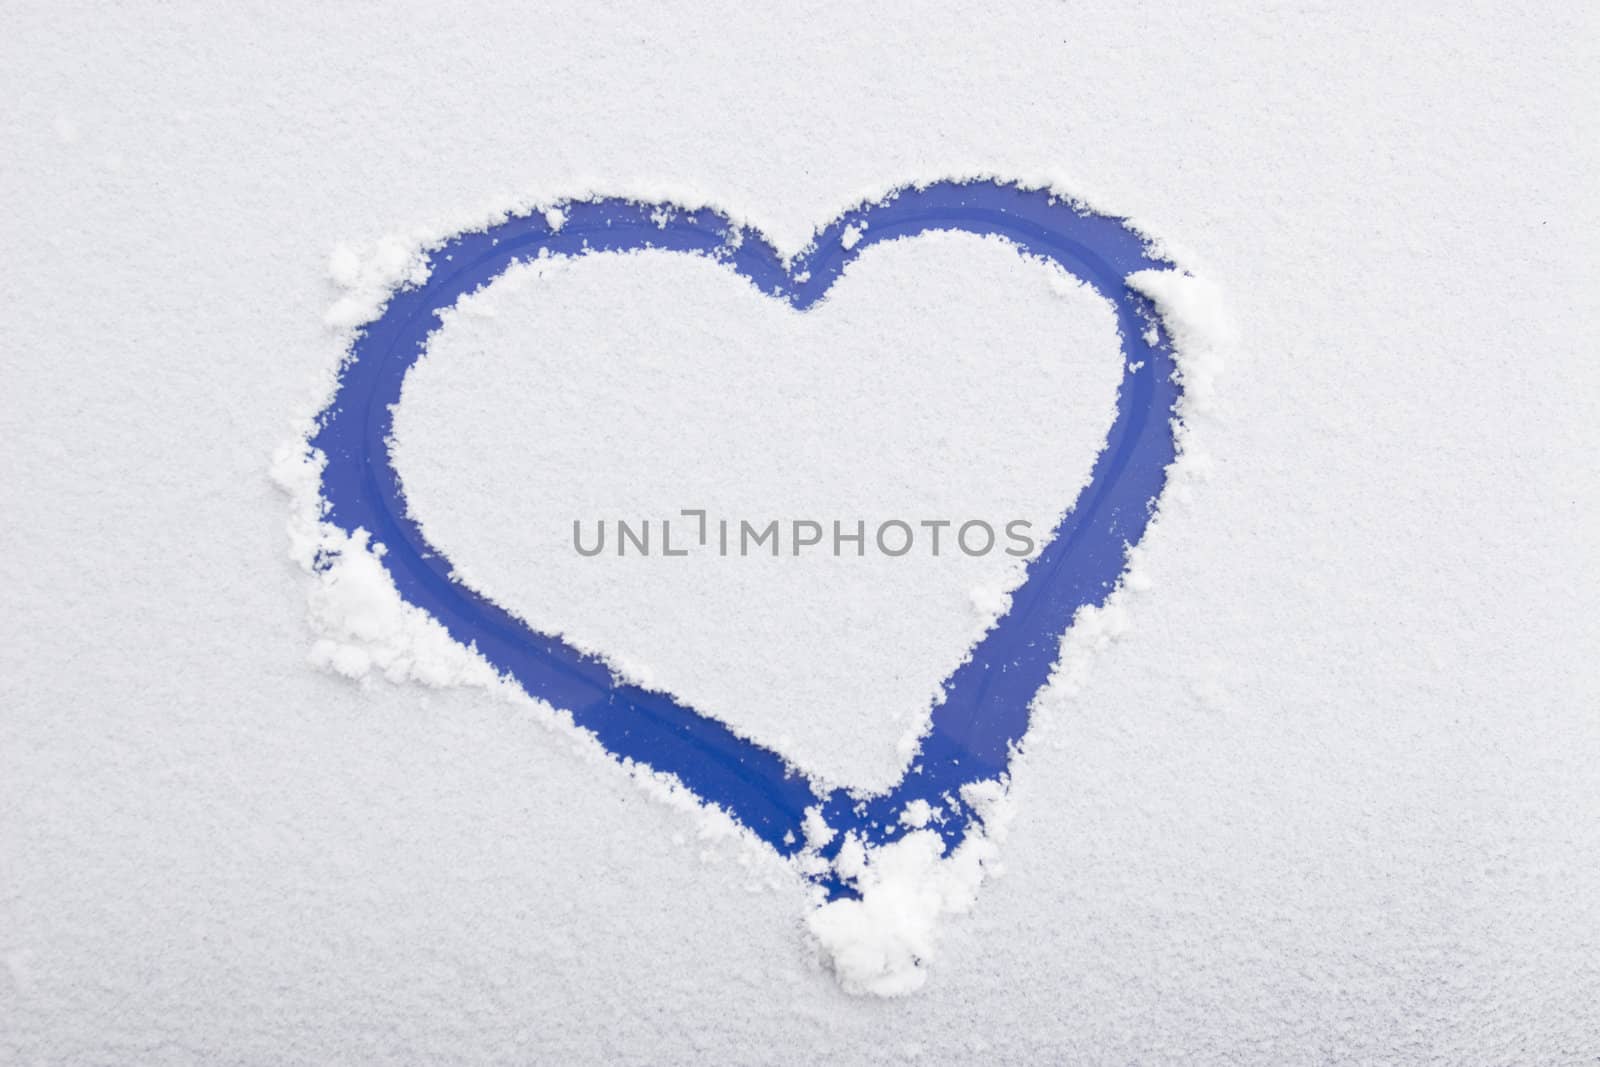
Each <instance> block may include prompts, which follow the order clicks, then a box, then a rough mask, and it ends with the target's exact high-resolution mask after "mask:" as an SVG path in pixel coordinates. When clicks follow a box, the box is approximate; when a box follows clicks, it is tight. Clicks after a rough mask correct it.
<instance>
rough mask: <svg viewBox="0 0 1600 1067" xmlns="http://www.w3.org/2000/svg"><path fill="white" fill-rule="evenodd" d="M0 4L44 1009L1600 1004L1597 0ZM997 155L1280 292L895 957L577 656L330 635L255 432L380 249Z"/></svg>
mask: <svg viewBox="0 0 1600 1067" xmlns="http://www.w3.org/2000/svg"><path fill="white" fill-rule="evenodd" d="M4 25H5V32H4V33H0V85H3V86H4V89H5V93H4V103H3V105H0V123H3V131H4V132H3V141H0V158H3V159H4V163H3V165H0V196H3V198H4V202H5V204H6V209H5V213H4V218H3V222H0V226H3V228H4V229H3V232H4V234H5V251H6V253H7V255H6V259H5V262H4V265H3V266H0V275H3V277H4V280H5V288H6V292H7V294H8V297H9V299H8V310H7V314H6V317H5V323H4V325H3V326H0V361H3V362H0V368H3V379H0V434H3V437H0V456H3V458H4V463H3V465H0V479H3V481H0V499H3V500H4V506H3V507H0V530H3V538H4V541H3V548H4V552H3V553H0V567H3V568H4V573H3V576H0V581H3V583H4V584H3V588H4V589H5V593H6V601H5V602H6V608H7V610H6V612H5V616H4V622H3V623H0V626H3V627H4V629H3V631H0V636H3V640H0V961H3V963H4V967H3V968H0V1059H3V1060H6V1061H16V1062H20V1063H34V1062H44V1063H54V1062H103V1063H166V1062H170V1063H189V1062H248V1063H285V1062H329V1061H342V1062H455V1061H461V1062H483V1061H502V1062H575V1061H576V1062H595V1061H617V1062H689V1061H696V1060H709V1061H728V1062H751V1063H761V1062H792V1061H797V1060H805V1059H824V1058H825V1059H829V1060H834V1061H842V1062H853V1061H901V1060H918V1059H920V1060H923V1061H926V1062H964V1061H980V1062H1015V1061H1028V1060H1033V1061H1040V1062H1063V1061H1065V1062H1073V1061H1091V1062H1113V1063H1121V1062H1163V1061H1179V1060H1182V1061H1186V1062H1216V1063H1237V1062H1259V1063H1273V1064H1277V1063H1297V1062H1326V1061H1329V1060H1334V1061H1340V1060H1353V1061H1361V1060H1379V1061H1387V1062H1405V1063H1411V1062H1450V1063H1460V1062H1481V1063H1529V1064H1535V1063H1537V1064H1544V1063H1592V1062H1594V1061H1595V1059H1596V1058H1597V1057H1600V1007H1597V1005H1600V665H1597V663H1596V661H1595V651H1596V650H1597V649H1600V622H1597V619H1600V613H1596V612H1595V611H1594V610H1593V603H1594V601H1595V597H1596V593H1597V592H1600V550H1597V548H1596V541H1597V540H1600V470H1597V463H1596V460H1595V456H1596V454H1597V449H1600V369H1597V367H1596V364H1595V362H1594V361H1595V356H1596V347H1597V341H1600V336H1597V333H1600V330H1597V327H1600V307H1597V300H1600V298H1597V295H1596V294H1597V292H1600V269H1597V264H1600V198H1597V194H1596V188H1595V179H1594V177H1593V174H1594V172H1595V168H1596V165H1597V163H1600V158H1597V157H1600V153H1597V151H1596V148H1595V146H1596V144H1597V143H1600V136H1597V135H1600V130H1597V129H1596V126H1597V125H1600V123H1597V122H1596V120H1595V118H1594V115H1595V114H1596V113H1597V111H1600V109H1597V107H1596V104H1597V102H1600V101H1597V99H1596V97H1597V95H1600V93H1597V90H1596V88H1595V87H1596V85H1600V63H1597V53H1600V46H1597V44H1596V40H1597V38H1600V25H1597V24H1596V17H1595V16H1594V15H1592V14H1588V13H1584V12H1583V11H1581V9H1574V11H1573V12H1572V13H1570V14H1559V15H1558V14H1555V13H1549V12H1547V13H1528V12H1523V11H1512V10H1498V9H1495V8H1490V7H1479V8H1472V9H1463V8H1461V7H1459V6H1457V5H1450V6H1445V5H1439V6H1437V7H1435V8H1433V9H1432V10H1426V9H1424V8H1422V7H1420V6H1409V7H1408V8H1407V11H1405V12H1396V11H1394V10H1392V5H1371V6H1368V7H1366V8H1364V9H1358V8H1354V7H1351V6H1348V5H1339V6H1336V7H1335V6H1329V7H1326V8H1320V9H1310V10H1273V9H1258V10H1256V11H1252V12H1238V11H1236V10H1234V9H1232V8H1231V7H1230V8H1229V10H1228V12H1227V13H1226V14H1224V13H1223V12H1222V11H1220V10H1212V11H1202V10H1198V9H1193V8H1191V9H1186V10H1185V11H1172V10H1168V9H1167V8H1166V7H1165V6H1163V7H1162V8H1161V9H1154V8H1152V9H1146V10H1142V11H1141V10H1136V9H1133V8H1130V7H1128V6H1126V5H1116V6H1097V7H1095V8H1092V9H1078V8H1075V7H1071V6H1061V5H1045V4H1015V5H998V4H996V5H982V6H964V5H935V6H923V7H919V8H917V9H915V10H910V9H907V10H904V11H901V10H900V9H894V10H890V11H876V12H875V11H871V10H869V9H867V8H858V7H854V6H852V7H849V8H845V7H828V6H808V7H794V8H792V9H789V10H777V9H772V10H761V9H752V8H749V7H748V6H747V5H727V6H723V7H718V6H714V5H709V4H672V3H668V4H659V5H648V6H647V5H638V6H637V7H635V8H634V9H632V10H620V11H612V12H610V13H607V12H602V11H598V10H595V9H594V7H593V5H574V6H572V7H571V8H569V9H559V8H555V7H547V8H541V9H538V10H535V9H533V8H531V7H529V8H523V9H520V10H518V11H516V12H514V13H513V12H511V10H510V7H509V5H507V6H506V7H505V8H503V9H500V10H468V9H466V8H465V7H463V6H461V5H453V6H449V7H440V8H438V9H434V10H419V9H413V10H403V9H397V8H396V7H394V6H392V5H391V6H370V7H356V6H338V7H336V6H335V5H306V6H303V7H299V8H294V7H291V6H288V5H274V6H272V7H262V8H260V9H255V10H252V9H249V8H247V7H245V6H244V5H235V6H232V7H229V8H227V9H221V8H217V9H206V8H201V7H192V8H170V7H160V8H156V7H151V8H150V9H148V10H139V9H137V8H124V9H118V10H112V9H109V8H106V7H104V6H102V5H88V6H84V7H81V8H76V9H74V8H71V7H69V6H66V5H59V4H34V5H19V4H7V5H5V8H4ZM974 173H992V174H1000V175H1005V176H1014V177H1018V178H1024V179H1035V178H1041V177H1042V178H1047V179H1049V180H1052V181H1054V182H1056V183H1057V184H1058V185H1059V186H1061V187H1063V188H1067V189H1070V190H1072V191H1074V192H1076V193H1078V194H1080V195H1083V196H1085V197H1086V198H1088V199H1089V200H1090V201H1091V202H1093V203H1095V204H1096V205H1097V206H1100V207H1102V208H1103V209H1105V210H1108V211H1112V212H1116V213H1119V214H1127V215H1130V216H1133V217H1134V218H1136V219H1138V220H1139V221H1140V222H1141V223H1142V224H1145V225H1147V226H1148V227H1149V228H1150V229H1151V230H1152V231H1153V232H1155V233H1157V234H1159V235H1160V236H1161V237H1163V238H1164V239H1166V240H1168V241H1170V242H1172V243H1174V244H1175V245H1178V246H1181V249H1182V253H1183V256H1184V262H1185V263H1186V264H1188V265H1194V266H1196V267H1198V268H1201V269H1203V271H1204V273H1205V275H1206V277H1207V278H1208V279H1209V280H1210V281H1212V282H1214V283H1215V284H1216V285H1217V286H1218V287H1219V288H1220V290H1221V292H1223V293H1224V294H1225V296H1226V299H1227V303H1228V307H1229V310H1230V313H1231V318H1232V320H1233V326H1234V327H1235V330H1236V335H1237V338H1238V352H1237V354H1236V356H1235V358H1233V359H1232V360H1230V363H1229V365H1228V367H1227V373H1226V377H1225V378H1223V379H1222V380H1221V381H1219V383H1218V384H1217V388H1216V390H1215V392H1214V395H1213V396H1212V397H1211V398H1210V401H1211V402H1210V406H1209V412H1210V413H1209V415H1208V416H1207V417H1206V418H1205V420H1204V421H1203V423H1202V424H1201V425H1199V426H1198V427H1197V433H1199V434H1200V435H1201V437H1202V439H1203V442H1204V454H1205V456H1206V458H1207V464H1206V468H1205V471H1204V473H1205V475H1206V476H1205V477H1204V478H1203V479H1195V480H1193V481H1192V482H1186V483H1185V486H1184V490H1185V491H1184V492H1183V493H1182V494H1178V495H1176V496H1175V497H1174V499H1173V500H1172V502H1171V510H1170V512H1169V513H1167V514H1165V515H1164V517H1163V522H1162V524H1161V525H1160V527H1159V528H1158V529H1157V530H1156V531H1155V532H1154V533H1153V534H1152V536H1151V537H1150V539H1149V540H1148V542H1147V543H1146V546H1145V548H1144V550H1143V551H1142V552H1141V558H1140V563H1141V568H1142V574H1143V576H1144V577H1145V578H1146V579H1147V581H1148V587H1147V588H1146V589H1143V590H1141V592H1140V595H1139V596H1138V597H1136V598H1132V599H1130V601H1129V602H1128V608H1127V611H1126V613H1125V615H1124V616H1123V617H1121V618H1119V619H1118V620H1117V625H1116V626H1114V627H1108V628H1104V629H1103V630H1102V632H1101V634H1100V636H1101V637H1102V638H1104V639H1105V640H1104V642H1103V643H1104V644H1105V647H1104V648H1102V649H1100V651H1099V652H1098V654H1097V655H1096V656H1095V657H1094V660H1093V663H1092V665H1091V666H1090V667H1089V668H1088V669H1086V670H1083V671H1075V672H1070V673H1069V676H1068V677H1067V678H1066V679H1065V680H1064V683H1063V684H1062V685H1061V686H1059V687H1058V688H1057V689H1056V690H1055V691H1054V692H1053V693H1052V694H1050V696H1049V697H1048V698H1047V700H1046V707H1045V710H1044V714H1043V715H1042V716H1041V720H1040V723H1039V726H1038V729H1037V730H1036V732H1035V734H1034V735H1033V737H1032V739H1031V742H1030V746H1029V749H1028V751H1027V753H1026V755H1025V756H1024V757H1023V758H1022V759H1021V760H1020V761H1019V762H1018V764H1017V768H1016V773H1015V776H1014V780H1013V790H1012V792H1013V801H1014V813H1013V816H1012V818H1011V821H1010V826H1009V832H1008V835H1007V838H1006V840H1005V842H1004V845H1003V849H1002V857H1001V858H1002V860H1003V863H1004V867H1005V874H1004V876H1003V877H1001V878H998V879H995V880H992V881H991V882H990V883H989V884H987V885H985V887H984V889H983V892H982V894H981V896H980V898H979V899H978V901H977V904H976V906H975V907H974V908H973V910H972V911H971V913H970V914H967V915H965V916H961V917H959V918H957V919H956V920H954V921H952V922H951V923H950V924H949V925H948V928H947V929H946V930H945V932H944V935H943V940H942V943H941V946H940V950H939V955H938V958H937V963H936V964H935V966H934V968H933V970H932V974H931V977H930V979H929V981H928V983H927V985H926V986H925V987H924V988H923V989H922V990H921V991H920V992H918V993H917V994H915V995H913V996H910V997H907V998H904V999H899V1000H892V1001H891V1000H882V999H877V998H856V997H851V996H848V995H846V994H845V993H843V992H842V991H841V990H840V988H839V985H838V983H837V982H836V981H835V980H834V978H833V976H832V975H830V974H829V973H828V972H827V970H826V968H825V966H824V964H823V963H822V961H821V960H820V959H819V958H818V957H816V956H815V954H814V953H812V952H811V951H810V950H809V949H808V948H807V940H806V936H805V934H804V931H803V928H802V927H803V919H802V916H803V913H804V894H805V888H804V885H803V883H802V882H801V881H800V880H799V879H798V878H796V877H794V875H793V872H792V871H790V870H788V869H787V868H785V867H784V866H783V865H781V864H779V863H778V862H777V861H776V860H775V859H769V858H766V857H764V856H763V855H762V854H761V853H760V852H759V850H751V849H750V848H748V847H747V846H746V844H745V843H744V842H743V841H742V840H741V839H740V837H739V835H738V834H736V833H733V832H731V831H729V830H728V829H727V828H726V827H720V826H719V825H718V824H717V823H716V822H715V820H707V819H705V818H702V817H700V816H699V815H697V814H696V813H695V812H694V811H693V810H691V809H690V808H687V807H686V806H685V805H684V804H683V803H681V802H674V801H673V800H672V799H671V798H664V797H662V796H661V795H659V793H653V792H651V791H649V790H646V789H641V788H640V785H639V784H638V783H637V782H635V781H633V780H631V779H630V778H628V777H627V776H626V775H624V774H622V773H620V772H619V771H618V770H616V768H615V767H614V766H613V765H612V764H610V762H609V761H607V760H605V759H604V758H603V757H601V756H599V755H597V754H596V753H595V752H594V751H592V749H590V748H588V747H586V746H584V745H583V744H581V743H580V742H578V741H577V740H575V739H574V738H573V737H572V736H571V735H570V734H568V733H566V732H563V731H562V730H561V729H560V728H559V727H556V726H552V725H551V723H550V722H549V721H548V720H547V717H545V716H542V715H540V714H539V713H538V712H537V710H536V709H532V708H529V707H526V706H522V705H519V704H517V703H516V702H514V701H507V700H503V699H498V698H495V697H493V696H491V695H490V694H487V693H485V692H484V691H482V690H476V689H430V688H428V687H426V686H416V685H391V684H388V683H369V684H367V685H365V686H362V685H359V684H357V683H354V682H352V681H351V680H349V679H347V678H343V677H340V676H337V675H335V674H332V673H329V672H326V671H321V670H317V669H314V668H313V667H311V666H310V665H308V663H307V650H308V647H309V646H310V644H311V640H312V638H311V633H310V630H309V628H308V626H307V621H306V613H307V602H306V578H305V576H304V574H303V573H302V572H301V570H300V569H299V568H297V567H296V566H295V565H294V564H293V563H292V562H291V561H290V560H289V559H288V557H287V554H286V553H287V547H288V546H287V544H286V538H285V533H284V519H285V512H286V503H285V500H284V498H283V496H282V494H281V493H280V492H279V491H278V490H277V489H276V488H275V487H274V486H273V485H272V484H271V482H270V481H269V479H268V477H267V473H266V472H267V466H268V461H269V459H270V457H271V456H272V454H273V450H274V448H275V447H276V446H278V445H279V444H280V443H281V442H282V441H283V440H284V439H285V438H286V437H288V436H289V435H290V434H291V433H292V431H293V426H292V425H291V422H290V420H291V419H292V418H293V417H295V416H297V415H303V414H304V413H306V412H307V411H308V410H310V408H311V407H312V406H313V405H314V404H315V402H316V399H317V397H318V395H319V390H320V389H322V388H324V386H325V382H326V376H327V374H328V373H329V372H330V370H331V368H332V367H333V366H335V365H336V363H337V360H338V358H339V350H340V343H341V342H340V337H339V335H338V334H337V332H336V331H334V330H330V328H329V326H328V325H327V323H326V322H325V314H326V312H327V310H328V308H329V307H330V305H333V304H334V303H335V302H336V301H337V300H339V299H340V296H341V290H340V289H339V288H338V286H336V285H335V284H334V281H335V279H334V278H331V277H330V274H333V275H343V274H347V273H348V272H349V270H350V269H353V268H351V267H350V265H349V256H348V255H347V254H346V252H339V253H338V254H335V253H336V250H339V249H344V250H355V251H356V253H357V254H358V255H361V256H369V257H370V256H373V255H378V256H380V257H381V253H382V244H381V243H382V241H383V240H384V238H386V237H388V236H391V235H401V236H402V237H403V236H405V235H407V234H412V233H416V232H423V231H429V232H438V231H440V230H448V229H450V228H452V227H454V226H456V225H459V224H461V223H464V222H469V221H472V220H476V219H479V218H481V217H483V215H484V214H485V213H486V212H489V211H492V210H495V209H497V208H502V207H505V206H507V205H510V204H515V203H522V202H528V201H529V200H530V199H534V200H537V199H540V198H545V199H555V198H559V197H562V196H568V195H573V194H578V193H583V192H586V191H589V190H600V191H605V192H617V191H621V192H639V193H648V194H649V195H651V196H655V197H675V198H678V199H681V200H685V201H691V202H706V201H709V202H712V203H715V204H717V205H718V206H719V207H721V208H723V209H725V210H728V211H730V212H732V213H734V214H736V215H738V216H740V217H743V218H747V219H751V220H754V221H757V222H758V223H759V224H760V225H761V226H762V228H763V229H764V230H766V231H767V232H768V233H769V234H771V235H772V236H773V238H774V239H776V240H778V241H779V242H780V243H783V244H785V245H786V246H787V247H790V248H794V247H798V246H799V245H801V244H803V243H804V242H805V240H806V238H807V235H808V234H809V233H810V231H811V229H812V227H813V226H815V225H817V224H818V223H820V222H822V221H825V220H827V219H830V218H832V217H833V216H834V215H836V214H837V212H838V211H839V210H840V209H842V208H844V207H847V206H849V205H850V204H852V203H854V202H856V201H857V200H859V199H860V198H861V197H862V196H864V195H870V194H873V193H876V192H879V191H881V190H883V189H885V188H887V187H890V186H893V185H897V184H900V183H902V182H905V181H908V180H914V179H926V178H937V177H943V176H948V175H965V174H974ZM330 257H331V267H332V269H331V270H330ZM346 280H348V279H346ZM657 310H658V311H659V309H657ZM1020 432H1023V433H1025V432H1026V431H1025V428H1023V429H1022V430H1021V431H1020ZM513 473H514V472H513ZM507 476H508V477H509V476H510V475H507ZM1167 518H1170V519H1171V520H1172V521H1170V522H1169V521H1166V519H1167Z"/></svg>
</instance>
